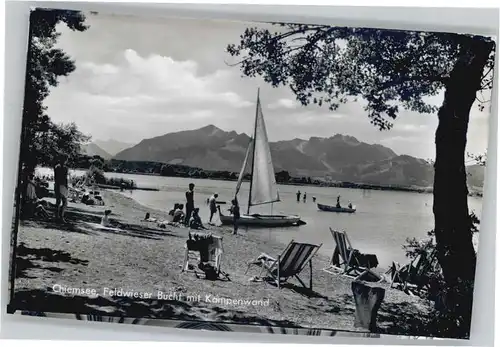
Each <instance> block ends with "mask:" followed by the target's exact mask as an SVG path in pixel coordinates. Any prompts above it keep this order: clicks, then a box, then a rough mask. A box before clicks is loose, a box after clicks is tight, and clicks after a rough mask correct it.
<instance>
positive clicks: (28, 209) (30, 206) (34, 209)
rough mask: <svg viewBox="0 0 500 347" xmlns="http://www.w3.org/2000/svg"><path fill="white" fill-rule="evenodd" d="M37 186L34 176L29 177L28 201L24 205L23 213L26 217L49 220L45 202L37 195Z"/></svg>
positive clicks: (27, 187)
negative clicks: (31, 216)
mask: <svg viewBox="0 0 500 347" xmlns="http://www.w3.org/2000/svg"><path fill="white" fill-rule="evenodd" d="M36 189H37V186H36V184H35V182H34V179H33V175H30V176H29V177H28V181H27V186H26V190H27V191H26V200H25V201H24V203H23V207H22V213H23V215H24V216H26V215H33V216H36V217H40V218H42V219H49V213H48V212H47V210H45V207H44V204H47V202H46V201H45V200H40V199H39V198H38V195H37V193H36Z"/></svg>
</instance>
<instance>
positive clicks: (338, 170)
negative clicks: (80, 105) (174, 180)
mask: <svg viewBox="0 0 500 347" xmlns="http://www.w3.org/2000/svg"><path fill="white" fill-rule="evenodd" d="M249 141H250V137H249V136H248V135H246V134H244V133H242V134H238V133H237V132H235V131H224V130H221V129H219V128H217V127H216V126H213V125H209V126H206V127H203V128H200V129H196V130H186V131H180V132H175V133H169V134H165V135H162V136H158V137H154V138H150V139H144V140H142V141H141V142H140V143H138V144H137V145H135V146H132V147H130V148H127V149H125V150H123V151H121V152H119V153H117V154H116V155H115V157H114V159H118V160H127V161H156V162H162V163H168V164H182V165H187V166H193V167H199V168H202V169H204V170H212V171H232V172H239V171H240V169H241V165H242V163H243V160H244V157H245V153H246V149H247V147H248V144H249ZM270 148H271V155H272V158H273V163H274V167H275V171H276V172H279V171H282V170H284V171H288V172H289V174H290V175H291V176H308V177H327V178H329V179H331V180H335V181H349V182H355V183H366V184H379V185H401V186H417V187H430V186H432V182H433V173H434V169H433V167H432V165H430V164H429V163H428V162H427V161H426V160H423V159H419V158H414V157H412V156H409V155H398V154H396V153H395V152H394V151H393V150H392V149H390V148H388V147H385V146H382V145H378V144H368V143H364V142H360V141H358V140H357V139H356V138H355V137H352V136H347V135H341V134H336V135H334V136H332V137H329V138H320V137H311V138H309V139H308V140H305V139H298V138H296V139H293V140H287V141H278V142H271V143H270Z"/></svg>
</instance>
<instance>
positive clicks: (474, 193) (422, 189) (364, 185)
mask: <svg viewBox="0 0 500 347" xmlns="http://www.w3.org/2000/svg"><path fill="white" fill-rule="evenodd" d="M74 170H81V171H86V170H87V169H86V168H75V169H74ZM105 173H106V174H115V173H116V174H123V175H140V176H159V177H180V178H191V179H200V180H216V181H229V182H237V181H238V180H237V179H235V178H229V177H199V176H191V175H189V174H177V175H161V174H159V173H153V172H119V171H105ZM248 181H249V180H248V179H243V182H248ZM276 183H278V184H282V185H287V186H297V187H329V188H350V189H362V190H384V191H401V192H411V193H420V194H422V193H428V194H432V192H433V189H432V187H427V188H425V187H408V186H385V185H377V184H369V183H354V182H324V181H318V180H315V181H314V182H312V183H307V182H287V181H282V180H277V182H276ZM104 188H109V189H120V188H121V187H120V186H106V187H104ZM126 189H127V190H130V188H126ZM132 189H133V190H149V191H158V190H159V189H157V188H148V187H134V188H132ZM469 196H475V197H482V196H483V193H482V192H479V191H471V192H469Z"/></svg>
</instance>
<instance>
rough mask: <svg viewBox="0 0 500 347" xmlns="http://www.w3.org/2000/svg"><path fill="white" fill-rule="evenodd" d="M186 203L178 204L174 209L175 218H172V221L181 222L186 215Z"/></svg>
mask: <svg viewBox="0 0 500 347" xmlns="http://www.w3.org/2000/svg"><path fill="white" fill-rule="evenodd" d="M183 210H184V205H183V204H177V209H176V210H175V211H174V218H172V222H174V223H181V222H182V221H183V220H184V218H185V216H184V211H183Z"/></svg>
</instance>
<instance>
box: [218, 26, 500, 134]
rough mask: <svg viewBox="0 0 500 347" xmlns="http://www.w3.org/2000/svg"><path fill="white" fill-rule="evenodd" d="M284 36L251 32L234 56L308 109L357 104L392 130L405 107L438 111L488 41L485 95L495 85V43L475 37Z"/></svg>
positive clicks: (384, 33)
mask: <svg viewBox="0 0 500 347" xmlns="http://www.w3.org/2000/svg"><path fill="white" fill-rule="evenodd" d="M276 25H278V26H280V27H281V28H283V29H284V30H283V31H276V32H271V31H270V30H268V29H259V28H248V29H246V30H245V32H244V33H243V34H242V35H241V41H240V42H239V44H229V45H228V46H227V51H228V53H229V54H230V55H231V56H233V57H238V58H240V60H239V61H237V62H236V63H232V64H230V65H239V66H240V68H241V71H242V73H243V75H244V76H248V77H255V76H257V75H260V76H262V77H263V78H264V80H265V81H266V82H268V83H270V84H271V85H273V86H274V87H278V86H285V85H288V86H289V87H290V88H291V90H292V91H293V92H294V93H295V95H296V97H297V100H298V101H299V102H300V103H301V104H302V105H308V104H310V103H314V104H318V105H319V106H322V105H324V104H325V105H326V106H328V107H329V108H330V109H331V110H335V109H337V108H338V106H339V105H340V104H341V103H345V102H347V101H348V100H353V99H356V98H358V97H359V98H362V99H363V100H364V102H365V111H366V112H367V115H368V117H369V119H370V121H371V123H372V124H374V125H375V126H377V127H378V128H379V129H381V130H387V129H390V128H391V127H392V126H393V120H394V119H396V117H397V115H398V112H399V111H400V107H403V108H404V109H407V110H411V111H416V112H420V113H433V112H436V111H437V109H438V108H437V107H436V106H435V105H432V104H429V103H428V100H427V97H430V96H435V95H437V94H438V93H439V92H440V91H441V90H442V89H443V88H444V87H445V85H446V83H447V82H448V81H449V78H450V73H451V71H452V69H453V67H454V65H455V63H456V61H457V60H458V57H459V54H460V48H461V47H464V46H467V45H470V44H471V43H472V42H475V41H476V40H481V41H485V42H486V43H487V44H488V45H489V46H490V49H491V52H492V53H491V56H490V59H489V60H488V64H487V66H486V67H485V78H484V80H483V82H482V84H481V86H478V90H484V89H491V87H492V83H493V74H492V69H493V56H494V55H493V47H494V43H493V41H491V40H489V39H486V38H483V37H478V36H472V35H458V34H449V33H432V32H416V31H398V30H385V29H384V30H382V29H366V28H341V27H331V26H326V25H303V24H282V23H278V24H276Z"/></svg>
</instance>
